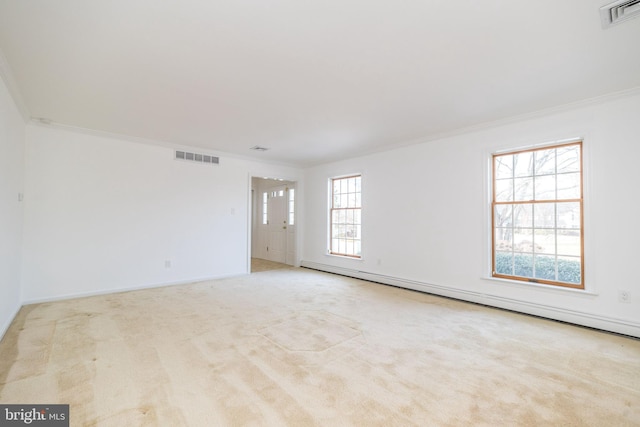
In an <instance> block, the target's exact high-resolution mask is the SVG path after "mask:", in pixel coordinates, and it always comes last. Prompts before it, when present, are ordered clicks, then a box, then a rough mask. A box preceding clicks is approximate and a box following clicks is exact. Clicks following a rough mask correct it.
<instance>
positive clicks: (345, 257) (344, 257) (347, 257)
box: [325, 253, 362, 261]
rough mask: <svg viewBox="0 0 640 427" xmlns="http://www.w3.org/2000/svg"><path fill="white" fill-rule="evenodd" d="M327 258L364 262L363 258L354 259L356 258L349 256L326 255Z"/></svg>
mask: <svg viewBox="0 0 640 427" xmlns="http://www.w3.org/2000/svg"><path fill="white" fill-rule="evenodd" d="M325 256H327V257H335V258H342V259H350V260H352V261H362V257H354V256H348V255H338V254H331V253H328V254H325Z"/></svg>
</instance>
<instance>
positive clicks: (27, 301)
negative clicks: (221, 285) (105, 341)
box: [22, 273, 247, 305]
mask: <svg viewBox="0 0 640 427" xmlns="http://www.w3.org/2000/svg"><path fill="white" fill-rule="evenodd" d="M246 274H247V273H241V274H226V275H224V274H223V275H220V276H212V277H198V278H193V279H186V280H179V281H175V282H162V283H152V284H146V285H138V286H129V287H122V288H112V289H101V290H96V291H88V292H74V293H69V294H63V295H52V296H48V297H42V298H32V299H25V300H23V301H22V305H29V304H40V303H43V302H53V301H63V300H68V299H75V298H84V297H92V296H97V295H107V294H116V293H119V292H129V291H139V290H142V289H151V288H161V287H164V286H175V285H186V284H188V283H196V282H205V281H207V280H216V279H226V278H228V277H239V276H246Z"/></svg>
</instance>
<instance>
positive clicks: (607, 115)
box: [302, 91, 640, 336]
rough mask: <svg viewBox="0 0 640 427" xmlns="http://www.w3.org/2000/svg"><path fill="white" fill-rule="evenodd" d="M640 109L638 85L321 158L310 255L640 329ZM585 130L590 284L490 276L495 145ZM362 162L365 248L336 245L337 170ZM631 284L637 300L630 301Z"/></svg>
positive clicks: (447, 291) (314, 185)
mask: <svg viewBox="0 0 640 427" xmlns="http://www.w3.org/2000/svg"><path fill="white" fill-rule="evenodd" d="M638 117H640V92H638V91H636V92H633V93H631V94H628V95H627V96H624V97H618V98H610V99H607V100H601V101H600V102H598V103H590V104H583V105H581V106H574V107H573V108H571V109H565V110H563V111H558V112H555V113H549V114H546V115H541V116H538V117H535V118H530V119H527V120H520V121H518V122H514V123H510V124H504V125H501V126H495V127H492V128H486V129H483V130H477V131H474V132H469V133H466V134H462V135H458V136H454V137H449V138H443V139H440V140H437V141H431V142H426V143H422V144H420V145H413V146H410V147H405V148H400V149H395V150H392V151H387V152H382V153H377V154H374V155H369V156H364V157H360V158H356V159H351V160H345V161H341V162H337V163H331V164H327V165H321V166H317V167H314V168H311V169H309V170H307V171H306V174H305V188H306V199H305V200H306V206H305V211H306V217H305V225H304V228H305V243H304V249H303V254H302V259H303V263H302V264H303V265H306V266H310V267H314V268H320V269H324V270H328V271H335V272H342V273H345V274H353V275H356V276H358V277H364V278H370V279H373V280H380V281H381V282H385V283H390V284H396V285H400V286H406V287H411V288H414V289H420V290H425V291H429V292H434V293H438V294H442V295H447V296H452V297H456V298H461V299H466V300H470V301H476V302H481V303H486V304H491V305H495V306H500V307H505V308H510V309H516V310H520V311H523V312H528V313H533V314H538V315H543V316H547V317H553V318H556V319H560V320H566V321H572V322H577V323H581V324H584V325H587V326H594V327H599V328H604V329H609V330H614V331H617V332H621V333H626V334H631V335H636V336H640V280H638V270H637V268H636V266H637V265H638V263H639V260H640V245H639V244H638V242H640V227H639V226H638V225H639V219H638V218H639V215H638V214H639V213H640V210H639V209H638V200H637V196H638V194H640V193H639V190H638V188H637V186H638V183H640V168H639V167H638V159H640V130H639V129H640V128H638V125H637V122H638ZM425 120H428V118H425ZM575 136H579V137H583V138H584V153H585V165H584V171H585V251H586V252H585V262H586V264H585V265H586V271H585V279H586V283H587V291H586V292H585V291H574V290H564V289H556V288H550V287H545V286H541V285H532V284H524V283H517V282H516V283H513V282H506V281H502V282H501V281H497V280H487V279H486V277H487V276H488V275H489V267H488V265H489V256H488V253H489V247H490V241H489V233H488V232H487V229H488V228H489V224H490V223H489V204H488V199H489V197H488V190H487V187H488V179H487V174H488V165H489V157H490V154H491V153H492V152H494V151H496V150H501V149H507V148H512V147H520V146H525V145H528V144H535V143H544V142H548V141H554V140H561V139H565V138H571V137H575ZM350 173H362V174H363V182H362V186H363V195H362V200H363V237H362V242H363V259H362V260H351V259H347V258H339V257H334V256H330V255H327V209H328V205H327V180H328V179H329V178H330V177H332V176H336V175H343V174H350ZM369 273H371V274H369ZM383 276H389V277H383ZM396 279H397V280H396ZM621 289H624V290H627V291H629V292H630V295H631V300H630V302H628V303H622V302H619V301H618V292H619V290H621Z"/></svg>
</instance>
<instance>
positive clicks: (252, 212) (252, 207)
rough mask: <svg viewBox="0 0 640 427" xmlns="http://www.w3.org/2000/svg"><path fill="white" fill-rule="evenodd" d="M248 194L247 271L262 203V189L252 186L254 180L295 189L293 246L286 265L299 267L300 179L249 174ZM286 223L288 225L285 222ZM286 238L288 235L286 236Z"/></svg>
mask: <svg viewBox="0 0 640 427" xmlns="http://www.w3.org/2000/svg"><path fill="white" fill-rule="evenodd" d="M248 181H249V182H248V194H247V201H248V209H247V213H248V215H247V230H248V232H247V273H248V274H251V258H252V256H253V253H254V250H253V249H254V243H256V240H255V239H257V238H258V236H257V233H256V230H257V227H258V226H259V224H260V220H261V218H260V214H261V212H262V211H261V209H259V204H260V203H262V192H263V191H262V189H261V188H260V187H259V186H258V185H256V186H254V182H255V183H259V182H263V181H272V182H273V185H272V187H277V186H281V185H287V186H289V188H293V189H295V199H294V209H295V236H294V244H293V245H294V248H293V251H291V252H292V253H293V257H292V258H293V260H292V263H291V264H288V265H292V266H294V267H299V266H300V252H299V248H300V244H301V232H300V230H301V227H300V225H301V221H300V218H301V217H302V215H300V212H301V206H302V203H301V191H300V188H301V185H300V181H298V180H296V179H289V178H281V177H278V178H271V177H265V176H260V175H252V174H249V179H248ZM287 225H289V224H288V223H287ZM287 239H288V236H287ZM288 253H289V250H288V249H287V254H286V256H285V260H286V261H288V260H289V256H288Z"/></svg>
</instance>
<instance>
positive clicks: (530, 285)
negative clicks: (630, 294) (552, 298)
mask: <svg viewBox="0 0 640 427" xmlns="http://www.w3.org/2000/svg"><path fill="white" fill-rule="evenodd" d="M482 279H483V280H488V281H491V282H496V283H499V284H502V285H518V286H524V287H528V288H533V289H538V290H546V291H552V292H556V291H559V292H568V293H571V294H574V295H587V296H598V295H599V294H598V293H597V292H594V291H593V290H589V289H575V288H566V287H564V286H554V285H545V284H544V283H535V282H523V281H520V280H509V279H501V278H498V277H489V276H484V277H482Z"/></svg>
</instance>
